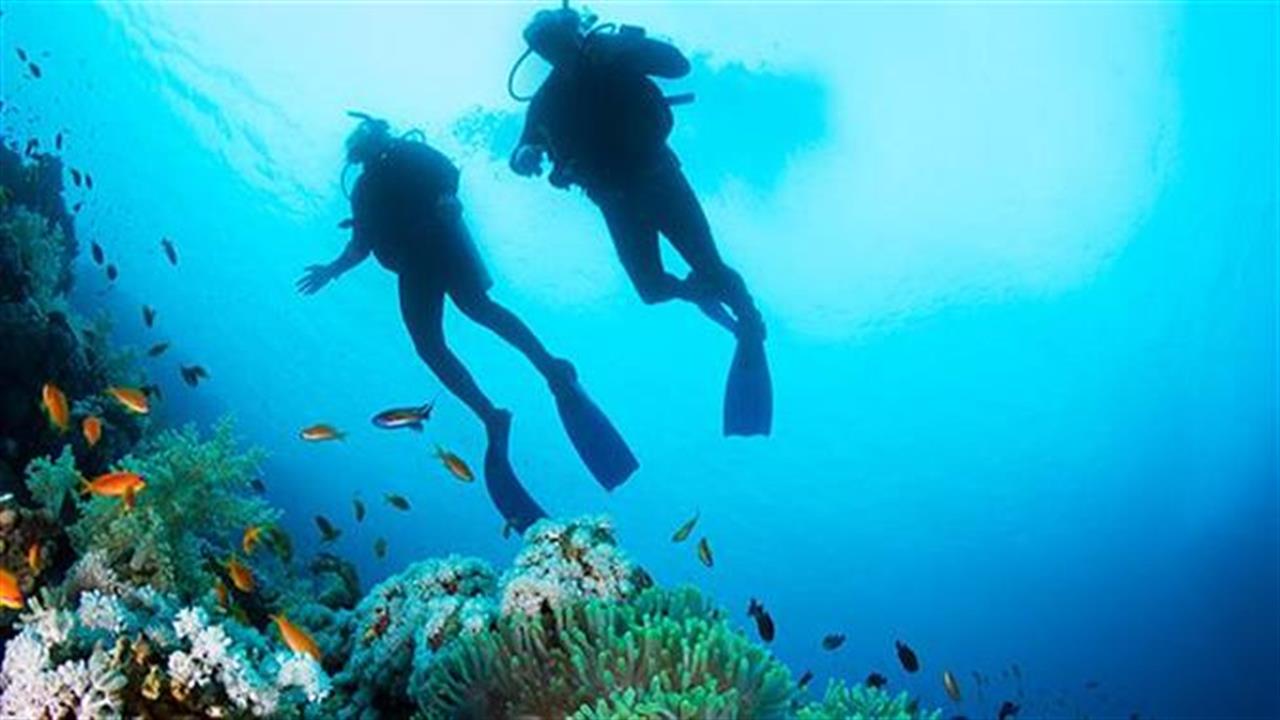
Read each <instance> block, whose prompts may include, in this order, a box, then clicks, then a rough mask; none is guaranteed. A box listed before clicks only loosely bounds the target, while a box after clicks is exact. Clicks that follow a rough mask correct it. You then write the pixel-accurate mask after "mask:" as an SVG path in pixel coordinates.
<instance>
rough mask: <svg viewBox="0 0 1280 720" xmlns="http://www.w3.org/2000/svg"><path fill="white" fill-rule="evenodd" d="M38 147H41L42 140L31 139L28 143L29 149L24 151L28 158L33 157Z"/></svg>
mask: <svg viewBox="0 0 1280 720" xmlns="http://www.w3.org/2000/svg"><path fill="white" fill-rule="evenodd" d="M38 147H40V140H39V139H37V138H31V139H30V140H28V141H27V148H26V149H25V150H23V154H24V155H26V156H27V157H31V156H32V155H34V154H35V150H36V148H38Z"/></svg>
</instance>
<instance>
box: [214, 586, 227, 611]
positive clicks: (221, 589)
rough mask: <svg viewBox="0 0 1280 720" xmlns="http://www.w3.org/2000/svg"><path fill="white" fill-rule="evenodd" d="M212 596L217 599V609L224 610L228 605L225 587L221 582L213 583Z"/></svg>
mask: <svg viewBox="0 0 1280 720" xmlns="http://www.w3.org/2000/svg"><path fill="white" fill-rule="evenodd" d="M213 594H214V596H215V597H217V598H218V607H220V608H222V609H223V610H226V609H227V604H228V597H227V595H228V594H227V586H226V585H225V584H223V582H222V581H221V580H214V581H213Z"/></svg>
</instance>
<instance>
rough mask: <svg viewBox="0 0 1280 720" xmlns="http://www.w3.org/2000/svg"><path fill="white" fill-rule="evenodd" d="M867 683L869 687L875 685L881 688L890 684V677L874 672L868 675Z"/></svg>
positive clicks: (874, 686)
mask: <svg viewBox="0 0 1280 720" xmlns="http://www.w3.org/2000/svg"><path fill="white" fill-rule="evenodd" d="M866 684H867V687H873V688H876V689H877V690H879V689H880V688H882V687H884V686H885V685H888V684H889V679H888V678H886V677H885V676H883V675H881V674H880V673H878V672H873V673H871V674H870V675H868V676H867V679H866Z"/></svg>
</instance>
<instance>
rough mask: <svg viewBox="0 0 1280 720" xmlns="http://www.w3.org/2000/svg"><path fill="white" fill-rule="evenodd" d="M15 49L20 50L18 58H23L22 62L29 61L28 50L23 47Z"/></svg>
mask: <svg viewBox="0 0 1280 720" xmlns="http://www.w3.org/2000/svg"><path fill="white" fill-rule="evenodd" d="M15 49H16V50H17V51H18V59H19V60H21V61H22V62H27V51H26V50H23V49H22V48H15Z"/></svg>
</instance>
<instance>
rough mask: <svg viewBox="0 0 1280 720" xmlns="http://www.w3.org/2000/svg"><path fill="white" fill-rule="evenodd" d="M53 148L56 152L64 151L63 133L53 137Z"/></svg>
mask: <svg viewBox="0 0 1280 720" xmlns="http://www.w3.org/2000/svg"><path fill="white" fill-rule="evenodd" d="M53 147H54V149H55V150H61V149H62V133H61V132H59V133H58V134H57V135H54V136H53Z"/></svg>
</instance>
